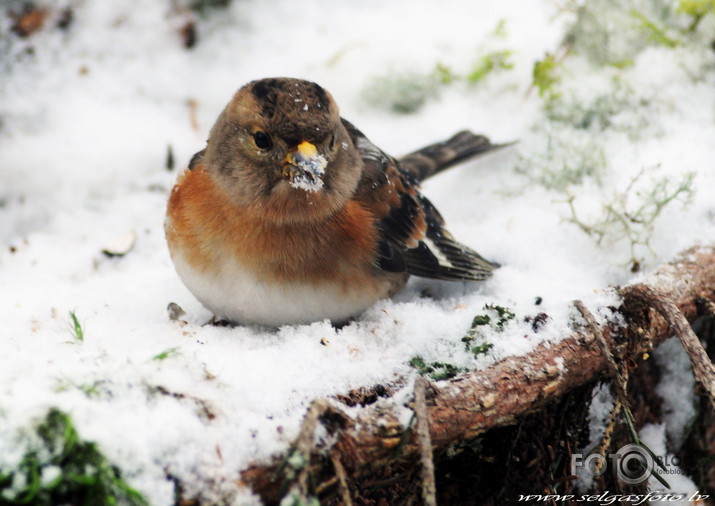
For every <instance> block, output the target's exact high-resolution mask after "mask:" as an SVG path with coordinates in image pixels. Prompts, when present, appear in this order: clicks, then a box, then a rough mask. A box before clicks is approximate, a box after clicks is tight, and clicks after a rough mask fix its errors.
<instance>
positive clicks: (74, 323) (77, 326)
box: [70, 311, 84, 342]
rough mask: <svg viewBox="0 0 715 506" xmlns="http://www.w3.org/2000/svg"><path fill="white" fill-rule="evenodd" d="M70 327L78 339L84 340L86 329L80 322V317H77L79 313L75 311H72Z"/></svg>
mask: <svg viewBox="0 0 715 506" xmlns="http://www.w3.org/2000/svg"><path fill="white" fill-rule="evenodd" d="M70 329H71V330H72V335H73V336H74V338H75V340H76V341H79V342H82V341H84V329H83V328H82V324H81V323H80V322H79V318H77V313H76V312H75V311H70Z"/></svg>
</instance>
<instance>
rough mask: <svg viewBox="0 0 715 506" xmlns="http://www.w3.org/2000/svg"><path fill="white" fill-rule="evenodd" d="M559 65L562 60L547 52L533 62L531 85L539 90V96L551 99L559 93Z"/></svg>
mask: <svg viewBox="0 0 715 506" xmlns="http://www.w3.org/2000/svg"><path fill="white" fill-rule="evenodd" d="M561 67H562V62H561V61H559V60H557V59H556V57H555V56H554V55H552V54H548V53H547V54H546V55H545V56H544V59H543V60H539V61H537V62H535V63H534V68H533V70H532V85H533V86H534V87H535V88H536V89H537V90H539V96H540V97H543V98H546V99H548V100H553V99H555V98H558V97H559V96H560V95H561V93H560V92H559V90H558V84H559V83H560V82H561V75H560V72H561Z"/></svg>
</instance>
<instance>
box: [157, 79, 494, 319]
mask: <svg viewBox="0 0 715 506" xmlns="http://www.w3.org/2000/svg"><path fill="white" fill-rule="evenodd" d="M499 147H501V145H495V144H492V143H491V142H490V141H489V139H487V138H486V137H484V136H481V135H475V134H473V133H471V132H467V131H464V132H460V133H458V134H456V135H455V136H454V137H452V138H450V139H449V140H447V141H445V142H441V143H437V144H433V145H430V146H427V147H425V148H422V149H420V150H417V151H415V152H414V153H411V154H409V155H407V156H405V157H403V158H401V159H399V160H398V159H395V158H393V157H391V156H389V155H387V154H385V153H384V152H383V151H382V150H380V149H379V148H378V147H376V146H375V145H374V144H373V143H372V142H370V141H369V140H368V139H367V137H365V135H363V134H362V132H360V131H359V130H358V129H357V128H355V127H354V126H353V125H352V124H351V123H350V122H348V121H346V120H345V119H343V118H341V117H340V113H339V111H338V106H337V104H336V103H335V101H334V99H333V97H332V96H331V95H330V93H328V92H327V91H326V90H324V89H323V88H322V87H320V86H319V85H318V84H315V83H313V82H310V81H304V80H299V79H292V78H268V79H260V80H257V81H252V82H250V83H248V84H246V85H245V86H243V87H242V88H240V89H239V90H238V91H237V92H236V94H235V95H234V97H233V99H232V100H231V102H230V103H229V104H228V106H227V107H226V108H225V109H224V110H223V112H222V113H221V114H220V116H219V117H218V120H217V121H216V123H215V125H214V126H213V128H212V129H211V133H210V136H209V140H208V142H207V145H206V148H205V149H203V150H202V151H200V152H198V153H196V154H195V155H194V156H193V158H192V159H191V161H190V163H189V166H188V170H185V171H184V172H183V173H182V174H181V175H180V176H179V177H178V180H177V183H176V185H175V186H174V188H173V190H172V192H171V196H170V198H169V203H168V206H167V216H166V222H165V230H166V238H167V242H168V245H169V250H170V253H171V258H172V260H173V262H174V265H175V267H176V271H177V272H178V274H179V276H180V277H181V279H182V280H183V282H184V284H185V285H186V286H187V288H188V289H189V290H190V291H191V293H193V294H194V296H195V297H196V298H197V299H198V300H199V301H200V302H201V303H202V304H203V305H204V306H205V307H206V308H208V309H209V310H211V311H212V312H213V313H214V315H215V316H216V317H217V318H220V319H227V320H229V321H230V322H234V323H238V324H259V325H267V326H271V327H277V326H281V325H286V324H300V323H309V322H314V321H320V320H326V319H328V320H331V321H332V322H333V323H335V324H340V323H344V322H346V321H349V320H350V319H351V318H353V317H355V316H357V315H359V314H360V313H362V312H363V311H365V310H366V309H367V308H369V307H370V306H371V305H372V304H374V303H375V302H376V301H377V300H379V299H383V298H387V297H390V296H392V295H393V294H394V293H395V292H397V291H398V290H400V289H401V288H402V287H403V286H404V285H405V283H406V282H407V278H408V277H409V276H410V275H411V274H412V275H415V276H420V277H424V278H432V279H442V280H454V281H460V280H462V281H478V280H484V279H486V278H488V277H489V276H490V275H491V274H492V271H493V270H494V269H495V268H496V267H498V264H496V263H493V262H490V261H488V260H485V259H484V258H482V257H481V256H480V255H479V254H478V253H476V252H475V251H473V250H471V249H470V248H468V247H467V246H464V245H463V244H460V243H458V242H457V241H455V240H454V238H453V237H452V235H451V234H450V233H449V232H448V231H447V230H446V229H445V228H444V220H443V219H442V216H440V214H439V212H438V211H437V209H435V207H434V206H433V205H432V203H430V201H429V200H427V199H426V198H425V197H424V196H423V195H422V194H421V193H420V192H419V183H420V181H422V180H424V179H426V178H428V177H430V176H432V175H434V174H436V173H438V172H440V171H442V170H444V169H446V168H448V167H451V166H452V165H455V164H457V163H459V162H461V161H463V160H465V159H467V158H470V157H472V156H475V155H477V154H480V153H486V152H488V151H492V150H494V149H496V148H499Z"/></svg>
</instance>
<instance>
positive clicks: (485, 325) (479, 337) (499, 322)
mask: <svg viewBox="0 0 715 506" xmlns="http://www.w3.org/2000/svg"><path fill="white" fill-rule="evenodd" d="M484 310H485V311H486V313H484V314H478V315H476V316H475V317H474V319H473V320H472V325H471V327H470V328H469V330H468V331H467V333H466V335H465V336H464V337H462V342H463V343H464V349H465V350H467V351H469V352H470V353H471V354H472V355H473V356H474V357H477V356H479V355H483V354H485V353H487V352H488V351H489V350H491V349H492V348H493V347H494V345H493V344H492V343H489V342H487V341H486V339H487V333H486V332H485V330H486V329H493V330H495V331H496V332H503V331H504V329H505V328H506V325H508V323H509V322H510V321H512V320H513V319H514V318H516V315H515V314H514V312H513V311H512V310H511V309H509V308H506V307H504V306H498V305H495V304H485V306H484Z"/></svg>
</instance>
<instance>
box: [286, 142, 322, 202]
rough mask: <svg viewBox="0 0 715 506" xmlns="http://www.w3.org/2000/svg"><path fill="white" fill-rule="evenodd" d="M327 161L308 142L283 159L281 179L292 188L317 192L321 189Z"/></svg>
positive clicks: (299, 145) (302, 143) (301, 144)
mask: <svg viewBox="0 0 715 506" xmlns="http://www.w3.org/2000/svg"><path fill="white" fill-rule="evenodd" d="M327 165H328V161H327V160H326V159H325V157H324V156H323V155H321V154H320V153H318V149H317V148H316V147H315V146H314V145H313V144H311V143H310V142H308V141H303V142H301V143H300V144H298V145H297V146H296V147H295V149H293V150H291V151H290V152H289V153H288V154H287V155H286V157H285V158H284V159H283V170H282V173H281V175H282V177H283V179H284V180H286V181H288V182H289V183H290V184H291V186H292V187H293V188H299V189H301V190H305V191H313V192H315V191H318V190H320V189H321V188H322V187H323V179H322V178H323V174H325V167H326V166H327Z"/></svg>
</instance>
